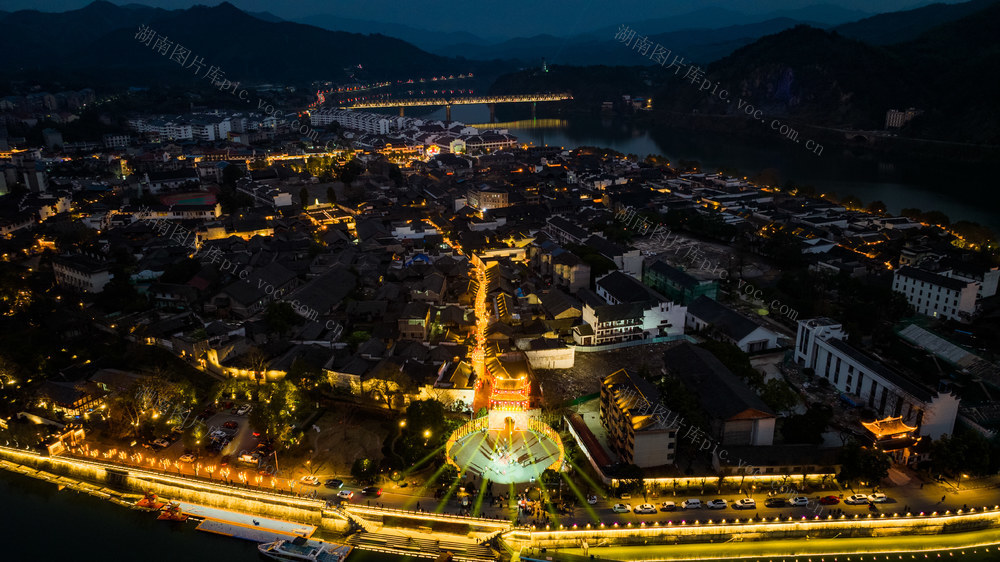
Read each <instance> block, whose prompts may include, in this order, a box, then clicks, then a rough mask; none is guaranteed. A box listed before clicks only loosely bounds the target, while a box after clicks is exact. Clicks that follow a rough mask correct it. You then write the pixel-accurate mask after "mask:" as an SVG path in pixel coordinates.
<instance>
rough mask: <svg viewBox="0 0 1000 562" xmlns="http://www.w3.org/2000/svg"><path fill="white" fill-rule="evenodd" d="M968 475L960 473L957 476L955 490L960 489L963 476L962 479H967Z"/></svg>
mask: <svg viewBox="0 0 1000 562" xmlns="http://www.w3.org/2000/svg"><path fill="white" fill-rule="evenodd" d="M968 477H969V475H968V474H962V475H961V476H960V477H959V479H958V484H957V485H956V486H955V490H956V491H957V490H961V489H962V479H963V478H964V479H967V478H968Z"/></svg>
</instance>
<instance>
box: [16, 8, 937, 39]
mask: <svg viewBox="0 0 1000 562" xmlns="http://www.w3.org/2000/svg"><path fill="white" fill-rule="evenodd" d="M230 2H231V3H232V4H234V5H235V6H237V7H238V8H240V9H242V10H244V11H249V12H264V11H267V12H270V13H272V14H274V15H277V16H279V17H282V18H286V19H294V18H303V17H308V16H312V15H317V14H335V15H338V16H340V17H343V18H348V19H355V20H368V21H371V20H375V21H380V22H384V23H393V24H403V25H407V26H410V27H415V28H420V29H427V30H433V31H466V32H469V33H472V34H474V35H478V36H480V37H491V38H510V37H525V36H531V35H537V34H542V33H548V34H552V35H558V36H568V35H574V34H578V33H585V32H589V31H592V30H595V29H598V28H602V27H607V26H609V25H616V24H618V23H620V22H641V21H644V20H647V19H653V18H670V17H672V16H678V15H683V14H689V13H691V12H699V13H702V14H703V15H704V25H699V27H720V26H718V25H712V21H713V19H715V18H714V17H713V16H714V15H715V14H717V13H718V10H720V9H721V10H727V11H730V12H741V13H745V14H748V15H753V16H759V15H761V14H770V13H772V12H785V11H788V10H792V11H798V12H799V13H798V14H792V17H795V16H796V15H798V16H801V17H798V18H797V19H803V20H815V19H819V18H818V17H817V13H816V11H815V10H803V8H810V7H815V6H818V5H825V6H826V8H827V9H826V10H824V13H826V14H833V15H830V16H829V17H828V18H827V19H839V20H840V21H826V22H820V23H832V24H836V23H842V22H844V21H852V20H855V19H860V18H863V17H866V16H867V15H869V14H872V13H878V12H889V11H896V10H905V9H910V8H915V7H919V6H922V5H926V4H930V3H931V2H930V1H920V0H916V1H914V0H880V1H879V2H875V3H873V2H871V0H839V1H838V0H833V1H828V2H809V1H802V0H799V1H795V0H730V1H727V2H724V3H723V2H718V3H713V2H698V1H696V0H659V1H657V0H617V1H613V2H609V1H607V0H505V1H503V2H497V1H492V0H477V1H474V2H456V1H455V0H422V1H420V2H401V1H400V0H356V1H352V2H347V1H342V0H333V1H330V0H296V1H294V2H289V1H287V0H286V1H283V2H274V0H230ZM945 2H946V3H954V2H953V1H948V0H945ZM89 3H90V1H89V0H2V1H0V10H5V11H14V10H22V9H36V10H42V11H51V12H61V11H65V10H72V9H77V8H81V7H83V6H85V5H87V4H89ZM115 3H117V4H125V3H127V2H115ZM136 3H140V4H146V5H150V6H156V7H161V8H167V9H179V8H187V7H190V6H192V5H194V4H208V5H215V4H217V3H218V2H215V1H209V2H192V1H191V0H146V1H143V2H136ZM852 12H853V13H852ZM776 15H788V14H784V13H782V14H776ZM754 19H756V20H758V21H759V20H760V19H761V18H759V17H755V18H754ZM728 23H729V22H727V24H728Z"/></svg>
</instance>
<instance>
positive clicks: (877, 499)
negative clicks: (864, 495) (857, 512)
mask: <svg viewBox="0 0 1000 562" xmlns="http://www.w3.org/2000/svg"><path fill="white" fill-rule="evenodd" d="M868 501H870V502H872V503H885V502H887V501H889V496H887V495H885V494H881V493H878V494H872V495H870V496H868Z"/></svg>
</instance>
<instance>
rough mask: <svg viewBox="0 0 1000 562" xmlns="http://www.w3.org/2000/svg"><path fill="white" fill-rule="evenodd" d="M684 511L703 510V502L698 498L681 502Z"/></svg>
mask: <svg viewBox="0 0 1000 562" xmlns="http://www.w3.org/2000/svg"><path fill="white" fill-rule="evenodd" d="M681 507H682V508H683V509H701V500H699V499H697V498H690V499H686V500H684V501H682V502H681Z"/></svg>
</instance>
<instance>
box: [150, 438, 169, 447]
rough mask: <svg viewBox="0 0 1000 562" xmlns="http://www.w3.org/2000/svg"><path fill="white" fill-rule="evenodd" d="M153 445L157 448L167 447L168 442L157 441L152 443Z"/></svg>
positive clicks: (163, 440) (164, 440)
mask: <svg viewBox="0 0 1000 562" xmlns="http://www.w3.org/2000/svg"><path fill="white" fill-rule="evenodd" d="M153 445H156V446H157V447H169V446H170V441H167V440H166V439H157V440H156V441H153Z"/></svg>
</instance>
